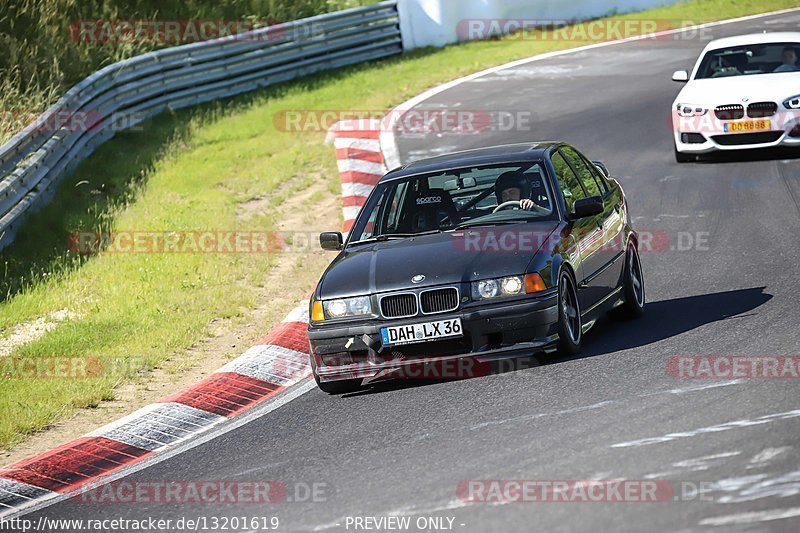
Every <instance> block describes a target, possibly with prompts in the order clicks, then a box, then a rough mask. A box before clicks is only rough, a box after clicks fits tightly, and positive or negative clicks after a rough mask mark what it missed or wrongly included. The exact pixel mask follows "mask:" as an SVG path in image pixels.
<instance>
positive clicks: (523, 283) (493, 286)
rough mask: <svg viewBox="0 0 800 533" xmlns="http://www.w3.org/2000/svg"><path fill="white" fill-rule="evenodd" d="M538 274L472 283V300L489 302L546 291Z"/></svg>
mask: <svg viewBox="0 0 800 533" xmlns="http://www.w3.org/2000/svg"><path fill="white" fill-rule="evenodd" d="M546 289H547V287H546V286H545V284H544V281H542V278H541V276H539V274H535V273H534V274H526V275H525V276H506V277H504V278H495V279H484V280H481V281H473V282H472V299H473V300H491V299H492V298H502V297H506V296H519V295H521V294H532V293H535V292H541V291H543V290H546Z"/></svg>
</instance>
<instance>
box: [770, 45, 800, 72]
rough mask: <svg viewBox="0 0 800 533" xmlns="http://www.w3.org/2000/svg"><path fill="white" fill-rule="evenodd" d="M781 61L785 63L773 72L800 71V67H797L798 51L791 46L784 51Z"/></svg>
mask: <svg viewBox="0 0 800 533" xmlns="http://www.w3.org/2000/svg"><path fill="white" fill-rule="evenodd" d="M781 59H782V61H783V63H782V64H781V65H780V66H779V67H778V68H776V69H775V70H773V72H797V71H798V70H800V67H798V66H797V51H796V50H795V49H794V48H792V47H791V46H787V47H786V48H784V49H783V54H782V58H781Z"/></svg>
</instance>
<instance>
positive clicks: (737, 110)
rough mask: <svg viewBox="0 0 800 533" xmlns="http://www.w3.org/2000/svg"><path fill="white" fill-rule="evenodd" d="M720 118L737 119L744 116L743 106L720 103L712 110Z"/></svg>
mask: <svg viewBox="0 0 800 533" xmlns="http://www.w3.org/2000/svg"><path fill="white" fill-rule="evenodd" d="M714 114H715V115H716V116H717V118H718V119H720V120H739V119H740V118H742V117H744V106H743V105H741V104H730V105H721V106H719V107H717V108H716V109H715V110H714Z"/></svg>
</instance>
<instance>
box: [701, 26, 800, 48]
mask: <svg viewBox="0 0 800 533" xmlns="http://www.w3.org/2000/svg"><path fill="white" fill-rule="evenodd" d="M787 42H794V43H800V32H796V31H794V32H790V31H785V32H771V33H770V32H767V33H750V34H747V35H736V36H733V37H723V38H722V39H716V40H714V41H711V42H710V43H708V46H706V50H715V49H717V48H727V47H729V46H742V45H746V44H769V43H787Z"/></svg>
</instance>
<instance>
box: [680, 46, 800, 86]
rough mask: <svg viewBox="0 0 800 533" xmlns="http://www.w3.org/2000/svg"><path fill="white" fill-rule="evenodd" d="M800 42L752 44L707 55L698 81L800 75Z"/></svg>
mask: <svg viewBox="0 0 800 533" xmlns="http://www.w3.org/2000/svg"><path fill="white" fill-rule="evenodd" d="M798 54H800V43H770V44H749V45H742V46H732V47H729V48H721V49H719V50H712V51H710V52H708V53H706V55H705V57H703V61H702V62H701V64H700V68H699V69H698V70H697V76H695V79H706V78H726V77H730V76H751V75H755V74H772V73H784V72H800V65H798Z"/></svg>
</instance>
